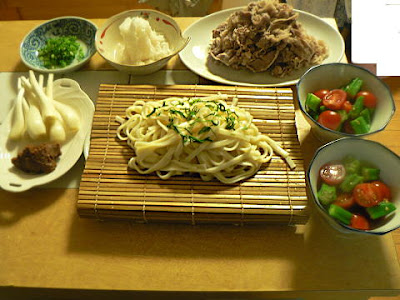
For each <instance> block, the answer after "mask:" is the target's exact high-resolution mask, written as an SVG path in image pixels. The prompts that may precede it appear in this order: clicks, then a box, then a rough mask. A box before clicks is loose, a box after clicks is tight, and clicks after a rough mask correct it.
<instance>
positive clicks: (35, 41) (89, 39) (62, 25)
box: [20, 17, 97, 69]
mask: <svg viewBox="0 0 400 300" xmlns="http://www.w3.org/2000/svg"><path fill="white" fill-rule="evenodd" d="M96 30H97V27H96V26H95V25H94V24H92V23H90V22H88V21H87V20H85V19H82V18H74V17H67V18H59V19H54V20H50V21H48V22H46V23H44V24H42V25H40V26H38V27H36V28H35V29H33V30H32V31H31V32H30V33H29V34H28V35H27V36H26V38H25V39H24V41H23V42H22V44H21V48H20V53H21V58H22V59H23V60H25V62H26V63H28V64H30V65H32V66H34V67H36V68H43V69H45V68H44V66H43V63H42V62H41V60H40V59H39V58H38V50H39V49H40V48H42V47H44V46H45V44H46V40H48V39H49V38H53V37H58V36H66V35H74V36H76V37H77V38H78V39H79V40H81V41H82V42H84V43H85V44H86V46H87V53H86V55H85V58H86V57H91V56H92V55H93V54H94V53H95V52H96V47H95V35H96Z"/></svg>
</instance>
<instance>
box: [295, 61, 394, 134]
mask: <svg viewBox="0 0 400 300" xmlns="http://www.w3.org/2000/svg"><path fill="white" fill-rule="evenodd" d="M355 77H359V78H361V79H362V80H363V81H364V83H363V86H362V90H367V91H370V92H372V93H373V94H374V95H375V96H376V97H377V99H378V102H377V105H376V110H375V112H374V115H373V117H372V123H371V129H370V131H369V132H368V133H364V134H349V133H344V132H339V131H335V130H331V129H329V128H326V127H324V126H322V125H321V124H320V123H318V122H317V121H316V120H314V119H313V118H312V117H311V116H310V115H309V114H308V112H307V111H306V108H305V102H306V99H307V94H308V93H312V92H314V91H316V90H319V89H328V90H329V89H337V88H340V87H342V86H344V85H346V84H348V83H349V82H350V81H351V80H352V79H354V78H355ZM297 100H298V103H299V107H300V109H301V111H302V112H303V115H304V116H305V118H306V120H307V121H308V123H310V125H311V130H312V132H313V134H314V135H315V136H316V137H317V138H318V139H319V140H321V141H322V142H328V141H332V140H335V139H338V138H341V137H364V136H367V135H371V134H373V133H377V132H379V131H381V130H383V129H384V128H385V127H386V125H387V124H388V123H389V121H390V120H391V118H392V116H393V114H394V112H395V110H396V107H395V103H394V100H393V97H392V93H391V92H390V89H389V87H388V86H387V85H386V83H385V82H383V81H382V80H381V79H380V78H379V77H377V76H375V75H374V74H373V73H371V72H370V71H368V70H367V69H364V68H361V67H358V66H355V65H352V64H345V63H331V64H323V65H318V66H315V67H312V68H310V69H309V70H308V71H307V72H306V73H305V74H304V75H303V76H302V77H301V78H300V80H299V82H298V83H297Z"/></svg>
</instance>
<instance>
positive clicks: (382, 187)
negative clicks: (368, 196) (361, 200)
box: [371, 180, 392, 200]
mask: <svg viewBox="0 0 400 300" xmlns="http://www.w3.org/2000/svg"><path fill="white" fill-rule="evenodd" d="M371 183H372V184H373V185H375V186H376V188H377V189H378V190H379V192H380V193H381V195H382V199H386V200H390V198H391V197H392V194H391V192H390V188H389V187H388V186H387V185H386V184H384V183H383V182H382V181H378V180H377V181H373V182H371Z"/></svg>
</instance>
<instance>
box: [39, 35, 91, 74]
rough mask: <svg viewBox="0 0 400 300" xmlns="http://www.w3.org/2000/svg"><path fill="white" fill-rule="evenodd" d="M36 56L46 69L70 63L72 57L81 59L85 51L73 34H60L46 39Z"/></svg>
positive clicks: (72, 59) (62, 66)
mask: <svg viewBox="0 0 400 300" xmlns="http://www.w3.org/2000/svg"><path fill="white" fill-rule="evenodd" d="M38 57H39V59H40V60H41V61H42V62H43V65H44V66H45V67H46V68H47V69H55V68H60V67H61V68H64V67H66V66H68V65H70V64H71V63H72V62H73V61H74V59H76V60H77V61H81V60H82V59H83V58H84V57H85V53H84V52H83V49H82V48H81V46H80V44H79V43H78V41H77V38H76V37H75V36H60V37H55V38H50V39H48V40H47V41H46V45H45V46H44V47H43V48H41V49H39V55H38Z"/></svg>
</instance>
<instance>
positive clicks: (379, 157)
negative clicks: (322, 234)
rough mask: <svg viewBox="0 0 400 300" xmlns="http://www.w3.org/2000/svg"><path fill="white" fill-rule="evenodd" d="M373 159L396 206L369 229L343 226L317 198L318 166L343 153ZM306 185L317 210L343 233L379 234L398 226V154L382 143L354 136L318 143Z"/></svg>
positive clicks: (370, 160) (358, 157)
mask: <svg viewBox="0 0 400 300" xmlns="http://www.w3.org/2000/svg"><path fill="white" fill-rule="evenodd" d="M349 154H351V155H353V156H354V157H356V158H357V159H360V160H364V161H367V162H370V163H373V164H374V165H375V166H376V167H377V168H379V169H380V178H381V180H382V181H383V182H384V183H386V184H387V185H388V186H389V187H390V190H391V194H392V200H391V202H393V204H395V205H396V207H397V209H396V211H395V212H394V213H392V214H391V215H389V216H388V217H387V218H385V219H384V220H382V224H381V225H380V226H379V227H377V228H374V229H372V230H358V229H355V228H352V227H349V226H346V225H344V224H342V223H340V222H338V221H336V220H335V219H333V218H332V217H331V216H329V214H328V213H327V211H326V209H325V207H324V206H323V205H322V204H321V203H320V202H319V201H318V197H317V192H318V177H319V170H320V168H321V167H322V166H323V165H324V164H326V163H328V162H330V161H335V160H336V161H338V160H342V159H343V158H344V157H345V156H346V155H349ZM306 179H307V186H308V188H309V189H310V191H311V194H312V197H313V201H314V203H315V206H316V208H317V210H318V212H319V213H321V214H322V216H323V217H324V219H325V220H326V221H327V222H328V223H329V224H330V225H331V226H332V227H333V228H334V229H336V230H337V231H339V232H341V233H344V234H353V235H354V234H358V235H383V234H386V233H388V232H390V231H392V230H395V229H397V228H399V227H400V185H399V182H400V157H399V156H398V155H397V154H395V153H394V152H392V151H391V150H390V149H388V148H387V147H385V146H383V145H382V144H380V143H378V142H374V141H370V140H364V139H358V138H341V139H338V140H335V141H332V142H330V143H328V144H326V145H324V146H322V147H320V148H319V149H318V150H317V151H316V152H315V155H314V157H313V159H312V160H311V162H310V165H309V167H308V171H307V173H306Z"/></svg>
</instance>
